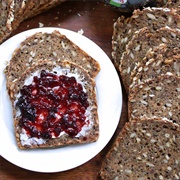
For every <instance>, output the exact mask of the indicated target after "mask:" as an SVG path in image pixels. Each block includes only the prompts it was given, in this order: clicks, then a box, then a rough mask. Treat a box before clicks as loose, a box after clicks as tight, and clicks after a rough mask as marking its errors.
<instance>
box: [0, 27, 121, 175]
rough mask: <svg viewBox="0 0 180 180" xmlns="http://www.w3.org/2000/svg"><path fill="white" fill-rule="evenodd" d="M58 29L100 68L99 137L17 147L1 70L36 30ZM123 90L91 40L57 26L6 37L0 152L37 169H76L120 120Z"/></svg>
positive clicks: (1, 52)
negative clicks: (92, 140) (90, 140)
mask: <svg viewBox="0 0 180 180" xmlns="http://www.w3.org/2000/svg"><path fill="white" fill-rule="evenodd" d="M54 30H58V31H60V32H61V33H62V34H64V35H66V36H67V37H68V38H69V39H70V40H71V41H73V42H74V43H75V44H77V45H78V46H79V47H80V48H81V49H83V50H84V51H85V52H87V53H88V54H89V55H91V56H92V57H93V58H94V59H96V60H97V61H98V62H99V64H100V67H101V71H100V73H99V74H98V75H97V77H96V88H97V100H98V115H99V126H100V136H99V139H98V141H97V142H95V143H90V144H82V145H73V146H67V147H60V148H55V149H32V150H19V149H18V147H17V145H16V141H15V137H14V129H13V119H12V108H11V103H10V101H9V96H8V95H7V92H6V80H5V76H4V73H3V70H4V68H5V66H6V63H7V61H9V60H10V58H11V56H12V53H13V51H14V50H15V48H17V47H18V46H19V44H20V42H22V41H23V40H24V39H25V38H27V37H28V36H30V35H33V34H34V33H36V32H48V33H51V32H52V31H54ZM121 109H122V90H121V85H120V80H119V77H118V75H117V72H116V70H115V68H114V66H113V64H112V63H111V61H110V59H109V58H108V56H107V55H106V54H105V53H104V52H103V51H102V49H101V48H100V47H98V46H97V45H96V44H95V43H94V42H92V41H91V40H90V39H88V38H86V37H85V36H83V35H80V34H78V33H76V32H73V31H70V30H66V29H60V28H38V29H32V30H28V31H25V32H22V33H20V34H17V35H15V36H14V37H12V38H10V39H8V40H7V41H6V42H4V43H3V44H2V45H1V46H0V144H1V148H0V155H1V156H2V157H4V158H5V159H6V160H8V161H10V162H11V163H13V164H15V165H17V166H19V167H22V168H24V169H28V170H31V171H37V172H48V173H49V172H60V171H65V170H69V169H72V168H75V167H77V166H80V165H82V164H83V163H85V162H87V161H89V160H90V159H91V158H93V157H94V156H96V155H97V154H98V153H99V152H100V151H101V150H102V149H103V148H104V147H105V146H106V144H107V143H108V142H109V140H110V139H111V137H112V136H113V134H114V132H115V130H116V128H117V125H118V123H119V119H120V114H121Z"/></svg>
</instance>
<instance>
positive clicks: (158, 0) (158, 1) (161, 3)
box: [156, 0, 168, 7]
mask: <svg viewBox="0 0 180 180" xmlns="http://www.w3.org/2000/svg"><path fill="white" fill-rule="evenodd" d="M167 2H168V0H156V6H157V7H164V6H165V5H166V3H167Z"/></svg>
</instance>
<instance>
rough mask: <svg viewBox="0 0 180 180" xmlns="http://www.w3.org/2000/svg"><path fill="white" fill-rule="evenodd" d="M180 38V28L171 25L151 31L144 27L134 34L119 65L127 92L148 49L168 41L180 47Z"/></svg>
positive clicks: (172, 45)
mask: <svg viewBox="0 0 180 180" xmlns="http://www.w3.org/2000/svg"><path fill="white" fill-rule="evenodd" d="M179 39H180V30H178V29H172V28H169V27H163V28H160V29H158V30H156V31H155V32H151V30H150V29H148V28H146V27H144V28H142V29H140V30H139V31H137V32H136V33H135V34H134V36H133V38H132V39H131V41H129V43H128V44H127V46H126V51H125V52H124V53H123V55H122V58H121V64H120V67H119V70H120V74H121V77H122V81H123V84H124V86H125V89H126V91H127V93H129V86H130V84H131V83H132V74H133V73H134V71H135V70H134V68H135V67H136V66H138V65H139V64H140V63H141V62H142V61H143V59H144V57H145V56H146V54H147V53H148V51H150V50H151V49H153V48H154V47H156V46H158V45H159V44H161V43H166V44H167V47H171V48H173V47H176V48H177V49H179V48H180V44H179Z"/></svg>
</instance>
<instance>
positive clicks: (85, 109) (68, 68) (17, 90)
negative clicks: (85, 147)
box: [11, 60, 99, 149]
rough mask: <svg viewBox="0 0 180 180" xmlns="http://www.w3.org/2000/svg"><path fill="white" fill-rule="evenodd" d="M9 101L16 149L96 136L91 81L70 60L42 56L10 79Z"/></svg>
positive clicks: (96, 125)
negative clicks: (18, 75)
mask: <svg viewBox="0 0 180 180" xmlns="http://www.w3.org/2000/svg"><path fill="white" fill-rule="evenodd" d="M11 101H12V107H13V119H14V127H15V136H16V141H17V145H18V147H19V148H20V149H28V148H52V147H57V146H65V145H70V144H83V143H90V142H95V141H97V139H98V136H99V123H98V112H97V100H96V92H95V81H94V80H93V79H92V78H91V77H90V76H89V74H88V73H87V71H86V70H84V69H83V68H81V67H80V66H78V65H76V64H74V63H72V62H68V61H61V62H57V63H54V62H52V61H49V60H43V61H40V62H39V63H38V64H37V65H35V66H32V67H31V68H29V69H28V70H26V71H25V72H24V74H23V75H22V76H21V77H20V78H19V79H18V80H17V81H16V82H15V83H14V88H13V90H12V91H11Z"/></svg>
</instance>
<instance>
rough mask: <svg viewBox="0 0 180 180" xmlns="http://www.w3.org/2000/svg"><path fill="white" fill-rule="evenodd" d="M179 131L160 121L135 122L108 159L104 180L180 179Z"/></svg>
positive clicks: (125, 131)
mask: <svg viewBox="0 0 180 180" xmlns="http://www.w3.org/2000/svg"><path fill="white" fill-rule="evenodd" d="M179 152H180V130H179V126H178V125H177V124H174V123H172V122H169V121H167V120H163V119H161V118H153V119H142V120H139V121H136V120H132V121H131V122H128V123H126V124H125V126H124V127H123V129H122V131H121V132H120V134H119V136H118V138H117V140H116V141H115V143H114V145H113V147H112V148H111V150H110V151H109V152H108V154H107V155H106V157H105V159H104V161H103V163H102V166H101V169H100V172H99V175H100V177H101V179H118V180H146V179H174V180H175V179H179V177H180V175H179V161H180V156H179Z"/></svg>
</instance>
